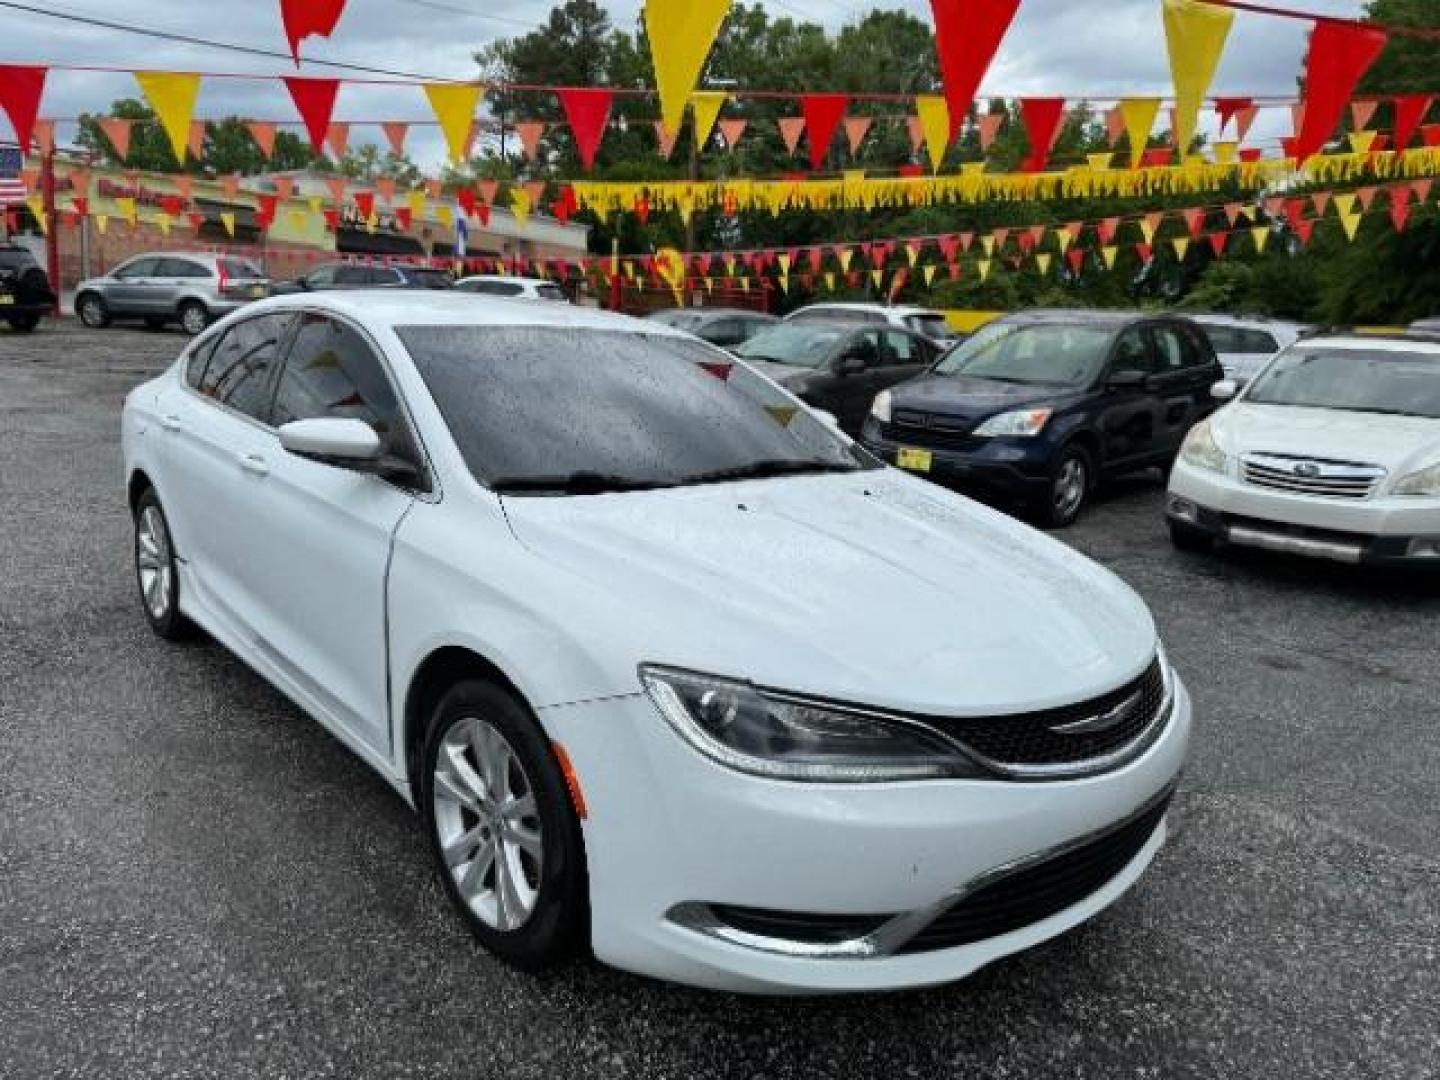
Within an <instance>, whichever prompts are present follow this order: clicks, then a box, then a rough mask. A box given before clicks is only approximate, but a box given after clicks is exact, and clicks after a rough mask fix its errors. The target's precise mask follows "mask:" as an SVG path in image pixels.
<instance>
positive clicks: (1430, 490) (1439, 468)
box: [1392, 461, 1440, 495]
mask: <svg viewBox="0 0 1440 1080" xmlns="http://www.w3.org/2000/svg"><path fill="white" fill-rule="evenodd" d="M1392 493H1393V494H1395V495H1440V461H1437V462H1436V463H1435V464H1434V465H1427V466H1426V467H1425V468H1423V469H1420V470H1419V471H1417V472H1412V473H1410V474H1409V475H1408V476H1402V477H1401V478H1400V479H1399V480H1398V481H1396V483H1395V487H1394V488H1393V489H1392Z"/></svg>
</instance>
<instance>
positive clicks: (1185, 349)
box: [1150, 326, 1198, 375]
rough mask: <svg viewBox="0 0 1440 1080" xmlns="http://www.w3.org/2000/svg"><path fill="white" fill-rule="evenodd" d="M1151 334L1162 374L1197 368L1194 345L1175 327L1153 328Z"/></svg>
mask: <svg viewBox="0 0 1440 1080" xmlns="http://www.w3.org/2000/svg"><path fill="white" fill-rule="evenodd" d="M1150 334H1151V336H1152V337H1153V338H1154V339H1155V357H1156V361H1157V363H1158V365H1159V372H1160V374H1162V375H1165V374H1168V373H1170V372H1172V371H1179V370H1180V369H1181V368H1187V367H1195V366H1197V362H1198V361H1197V357H1196V355H1195V347H1194V345H1193V344H1191V342H1190V339H1189V338H1188V337H1186V336H1185V335H1184V334H1182V333H1181V332H1180V331H1179V330H1177V329H1175V327H1173V326H1152V327H1151V328H1150Z"/></svg>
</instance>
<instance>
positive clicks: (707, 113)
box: [690, 90, 730, 150]
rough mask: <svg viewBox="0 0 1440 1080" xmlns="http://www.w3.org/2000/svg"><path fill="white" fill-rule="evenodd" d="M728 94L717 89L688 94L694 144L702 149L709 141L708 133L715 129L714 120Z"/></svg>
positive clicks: (718, 116) (718, 114)
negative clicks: (693, 127) (693, 128)
mask: <svg viewBox="0 0 1440 1080" xmlns="http://www.w3.org/2000/svg"><path fill="white" fill-rule="evenodd" d="M729 96H730V95H729V94H726V93H725V92H724V91H719V90H703V91H700V92H698V93H694V94H691V95H690V122H691V123H693V124H694V125H695V145H696V146H697V147H698V148H699V149H701V150H703V149H704V148H705V147H706V145H707V144H708V143H709V142H710V133H711V132H712V131H714V130H715V121H716V120H718V119H719V118H720V110H721V108H723V107H724V105H725V101H726V99H727V98H729Z"/></svg>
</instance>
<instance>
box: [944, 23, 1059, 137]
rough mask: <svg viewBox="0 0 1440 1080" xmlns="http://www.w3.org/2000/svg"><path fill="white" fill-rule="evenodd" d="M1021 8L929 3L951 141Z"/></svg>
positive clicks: (968, 112) (968, 111) (966, 114)
mask: <svg viewBox="0 0 1440 1080" xmlns="http://www.w3.org/2000/svg"><path fill="white" fill-rule="evenodd" d="M1019 7H1020V0H930V11H931V13H932V15H933V17H934V20H935V49H936V51H937V52H938V53H939V55H940V72H941V75H942V77H943V81H944V89H945V103H946V104H947V105H948V106H949V110H950V138H951V139H952V140H953V139H954V138H955V136H956V134H957V133H958V132H959V131H960V125H961V124H963V123H964V122H965V118H966V117H967V116H969V115H970V106H971V104H972V103H973V102H974V100H975V93H976V91H977V90H979V88H980V81H981V79H983V78H984V77H985V72H986V70H987V69H989V67H990V62H991V61H992V60H993V59H994V58H995V52H996V50H998V49H999V48H1000V42H1001V40H1002V39H1003V38H1004V37H1005V32H1006V31H1007V30H1009V29H1010V23H1011V22H1012V21H1013V20H1014V18H1015V12H1016V11H1017V10H1018V9H1019ZM1046 149H1047V152H1048V147H1047V148H1046Z"/></svg>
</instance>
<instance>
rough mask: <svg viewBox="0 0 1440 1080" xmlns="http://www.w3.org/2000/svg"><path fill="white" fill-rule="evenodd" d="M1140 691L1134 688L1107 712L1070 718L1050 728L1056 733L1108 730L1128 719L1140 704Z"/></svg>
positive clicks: (1067, 733) (1085, 732)
mask: <svg viewBox="0 0 1440 1080" xmlns="http://www.w3.org/2000/svg"><path fill="white" fill-rule="evenodd" d="M1141 693H1142V692H1141V691H1139V690H1136V691H1135V693H1133V694H1131V695H1130V696H1129V697H1128V698H1126V699H1125V700H1124V701H1122V702H1120V704H1119V705H1116V706H1115V707H1114V708H1113V709H1110V710H1109V711H1108V712H1103V713H1099V714H1098V715H1096V716H1086V717H1084V718H1083V719H1080V720H1072V721H1070V723H1068V724H1056V725H1055V726H1054V727H1052V728H1051V729H1050V730H1051V731H1053V732H1055V734H1056V735H1089V734H1090V733H1092V732H1096V731H1109V730H1110V729H1111V728H1113V727H1115V726H1117V725H1118V724H1121V723H1123V722H1124V721H1126V720H1128V719H1130V714H1131V713H1133V712H1134V711H1135V710H1136V709H1137V708H1138V707H1139V705H1140V697H1141Z"/></svg>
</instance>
